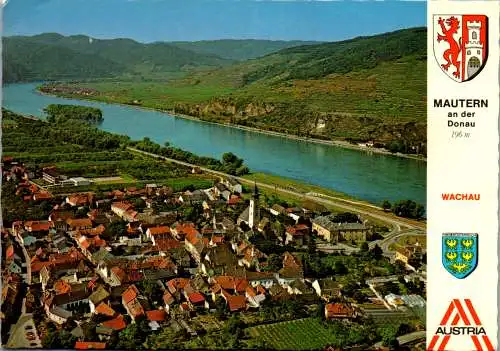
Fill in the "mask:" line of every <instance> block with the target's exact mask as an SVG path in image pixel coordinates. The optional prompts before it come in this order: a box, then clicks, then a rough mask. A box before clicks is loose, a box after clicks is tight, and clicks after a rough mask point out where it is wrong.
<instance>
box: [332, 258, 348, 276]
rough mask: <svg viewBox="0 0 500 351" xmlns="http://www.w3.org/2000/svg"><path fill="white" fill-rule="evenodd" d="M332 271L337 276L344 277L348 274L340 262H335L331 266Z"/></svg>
mask: <svg viewBox="0 0 500 351" xmlns="http://www.w3.org/2000/svg"><path fill="white" fill-rule="evenodd" d="M333 271H334V272H335V274H338V275H344V274H347V272H348V270H347V267H346V266H345V265H344V264H343V263H342V262H340V261H336V262H335V264H334V265H333Z"/></svg>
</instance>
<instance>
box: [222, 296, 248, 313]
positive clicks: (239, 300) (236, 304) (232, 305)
mask: <svg viewBox="0 0 500 351" xmlns="http://www.w3.org/2000/svg"><path fill="white" fill-rule="evenodd" d="M226 301H227V304H228V305H229V310H230V311H231V312H235V311H239V310H243V309H245V308H246V307H247V300H246V298H245V296H244V295H238V296H233V295H231V296H228V297H227V300H226Z"/></svg>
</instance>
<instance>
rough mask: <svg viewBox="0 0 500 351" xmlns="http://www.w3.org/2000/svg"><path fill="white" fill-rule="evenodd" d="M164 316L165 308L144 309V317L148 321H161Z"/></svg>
mask: <svg viewBox="0 0 500 351" xmlns="http://www.w3.org/2000/svg"><path fill="white" fill-rule="evenodd" d="M166 316H167V314H166V313H165V310H153V311H146V317H147V319H148V320H150V321H156V322H161V321H164V320H165V318H166Z"/></svg>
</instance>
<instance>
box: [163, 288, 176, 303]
mask: <svg viewBox="0 0 500 351" xmlns="http://www.w3.org/2000/svg"><path fill="white" fill-rule="evenodd" d="M163 302H165V304H166V305H171V304H172V303H174V302H175V299H174V297H173V296H172V294H170V293H169V292H168V291H166V290H165V293H164V294H163Z"/></svg>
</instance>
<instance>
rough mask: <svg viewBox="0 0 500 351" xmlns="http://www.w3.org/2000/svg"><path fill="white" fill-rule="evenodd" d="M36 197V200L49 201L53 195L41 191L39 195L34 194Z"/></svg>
mask: <svg viewBox="0 0 500 351" xmlns="http://www.w3.org/2000/svg"><path fill="white" fill-rule="evenodd" d="M33 196H35V197H36V200H48V199H51V198H52V195H51V194H50V193H49V192H47V191H40V192H38V193H35V194H33Z"/></svg>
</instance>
